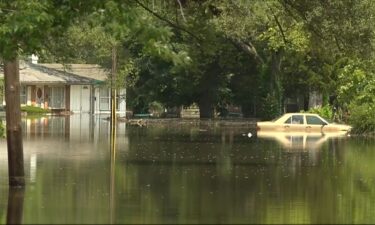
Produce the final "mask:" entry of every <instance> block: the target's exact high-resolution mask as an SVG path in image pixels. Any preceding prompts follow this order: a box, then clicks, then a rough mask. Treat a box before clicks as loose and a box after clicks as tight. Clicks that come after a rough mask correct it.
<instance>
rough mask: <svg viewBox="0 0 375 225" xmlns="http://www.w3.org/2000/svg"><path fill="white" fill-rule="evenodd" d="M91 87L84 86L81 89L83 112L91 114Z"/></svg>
mask: <svg viewBox="0 0 375 225" xmlns="http://www.w3.org/2000/svg"><path fill="white" fill-rule="evenodd" d="M90 92H91V91H90V86H88V85H84V86H82V88H81V109H80V111H81V112H87V113H89V112H90V102H91V96H90V94H91V93H90Z"/></svg>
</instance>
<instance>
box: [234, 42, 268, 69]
mask: <svg viewBox="0 0 375 225" xmlns="http://www.w3.org/2000/svg"><path fill="white" fill-rule="evenodd" d="M229 40H230V41H231V42H232V44H233V45H234V46H236V47H237V48H239V49H241V50H242V51H244V52H246V53H248V54H250V55H252V56H253V57H254V58H255V60H256V61H257V62H258V63H260V64H264V60H263V59H262V57H260V55H259V54H258V52H257V50H256V48H255V47H254V45H253V44H252V43H251V42H246V43H245V42H244V41H242V40H240V39H238V38H230V39H229Z"/></svg>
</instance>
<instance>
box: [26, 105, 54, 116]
mask: <svg viewBox="0 0 375 225" xmlns="http://www.w3.org/2000/svg"><path fill="white" fill-rule="evenodd" d="M21 111H22V112H27V114H44V113H50V112H51V110H49V109H42V108H39V107H35V106H30V105H27V106H21Z"/></svg>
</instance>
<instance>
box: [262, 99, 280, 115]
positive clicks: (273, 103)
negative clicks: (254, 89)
mask: <svg viewBox="0 0 375 225" xmlns="http://www.w3.org/2000/svg"><path fill="white" fill-rule="evenodd" d="M260 104H261V105H260V115H261V118H262V119H265V120H270V119H274V118H276V117H277V116H279V115H280V104H279V100H278V99H277V98H276V97H275V96H272V95H271V94H267V96H266V97H264V98H262V102H261V103H260Z"/></svg>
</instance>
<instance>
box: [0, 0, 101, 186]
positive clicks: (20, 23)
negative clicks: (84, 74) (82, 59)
mask: <svg viewBox="0 0 375 225" xmlns="http://www.w3.org/2000/svg"><path fill="white" fill-rule="evenodd" d="M100 3H101V1H90V2H88V1H79V0H75V1H52V0H45V1H38V0H15V1H0V12H1V13H0V21H1V23H0V58H1V59H2V61H3V63H4V77H5V93H6V96H5V101H6V105H7V106H6V122H7V127H6V129H7V144H8V162H9V163H8V167H9V185H10V186H23V185H24V184H25V181H24V168H23V145H22V130H21V113H20V96H19V93H20V83H19V68H18V58H19V56H20V55H29V54H33V53H36V52H38V51H40V50H41V49H42V48H43V46H45V42H46V41H47V40H48V39H50V38H52V37H55V36H58V35H59V34H62V33H63V32H64V30H65V29H66V28H67V27H68V25H69V24H70V23H72V22H74V21H75V19H76V18H77V17H78V16H80V15H83V14H84V13H86V12H88V11H90V10H93V9H95V8H96V7H98V6H100Z"/></svg>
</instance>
